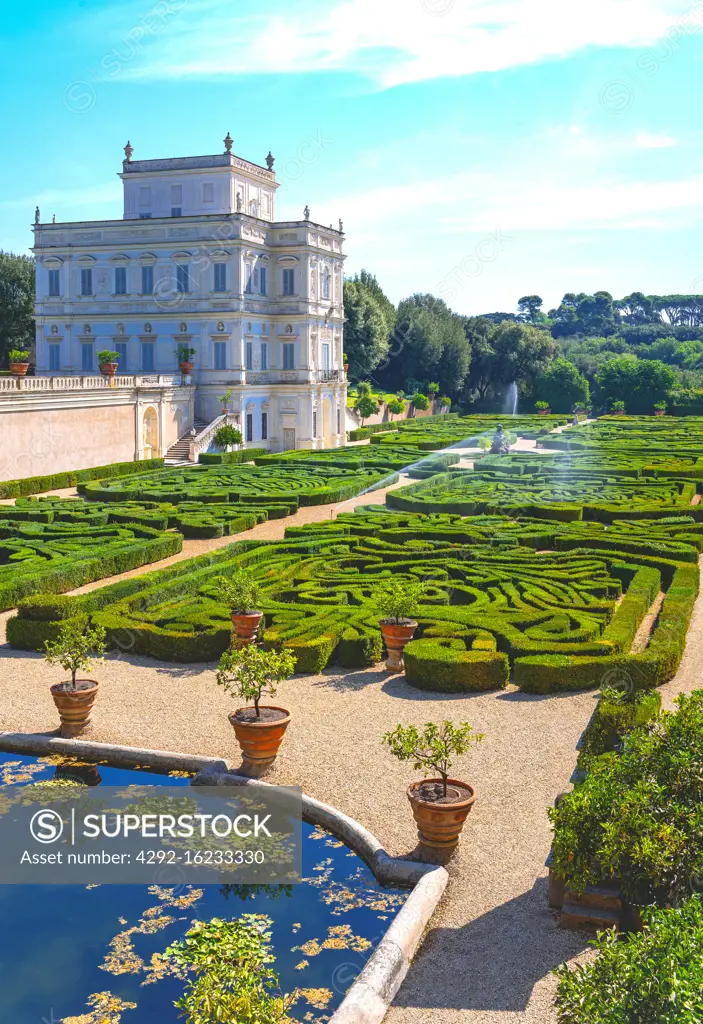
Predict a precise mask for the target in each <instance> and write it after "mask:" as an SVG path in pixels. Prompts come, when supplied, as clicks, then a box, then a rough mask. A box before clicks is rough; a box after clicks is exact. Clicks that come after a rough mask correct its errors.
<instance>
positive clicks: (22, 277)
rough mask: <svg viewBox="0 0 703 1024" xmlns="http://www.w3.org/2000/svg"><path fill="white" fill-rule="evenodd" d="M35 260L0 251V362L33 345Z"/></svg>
mask: <svg viewBox="0 0 703 1024" xmlns="http://www.w3.org/2000/svg"><path fill="white" fill-rule="evenodd" d="M34 293H35V286H34V258H33V257H32V256H17V255H15V253H12V252H3V251H2V250H0V363H1V364H2V365H3V366H4V365H5V364H6V357H7V353H8V352H9V351H10V349H27V350H29V349H30V347H31V346H32V344H33V343H34V333H35V326H34Z"/></svg>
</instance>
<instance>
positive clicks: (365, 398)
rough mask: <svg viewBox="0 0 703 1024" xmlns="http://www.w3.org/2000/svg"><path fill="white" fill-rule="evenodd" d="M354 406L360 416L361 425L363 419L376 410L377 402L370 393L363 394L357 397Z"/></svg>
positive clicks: (372, 414) (373, 414)
mask: <svg viewBox="0 0 703 1024" xmlns="http://www.w3.org/2000/svg"><path fill="white" fill-rule="evenodd" d="M354 408H355V409H356V411H357V412H358V413H359V415H360V416H361V425H362V427H363V425H364V420H367V419H368V418H369V416H375V415H376V413H377V412H378V402H377V401H376V399H375V398H372V397H371V395H370V394H363V395H360V396H359V398H357V400H356V402H355V403H354Z"/></svg>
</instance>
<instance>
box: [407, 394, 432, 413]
mask: <svg viewBox="0 0 703 1024" xmlns="http://www.w3.org/2000/svg"><path fill="white" fill-rule="evenodd" d="M410 401H411V402H412V403H413V405H414V406H415V408H416V409H419V410H420V411H421V412H424V411H425V409H429V407H430V400H429V398H428V397H427V395H421V394H420V393H419V392H418V393H417V394H415V395H413V396H412V398H411V399H410Z"/></svg>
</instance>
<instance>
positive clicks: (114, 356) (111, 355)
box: [98, 348, 120, 366]
mask: <svg viewBox="0 0 703 1024" xmlns="http://www.w3.org/2000/svg"><path fill="white" fill-rule="evenodd" d="M119 361H120V353H119V352H111V351H110V349H109V348H104V349H103V350H102V351H101V352H98V366H104V365H105V364H106V363H119Z"/></svg>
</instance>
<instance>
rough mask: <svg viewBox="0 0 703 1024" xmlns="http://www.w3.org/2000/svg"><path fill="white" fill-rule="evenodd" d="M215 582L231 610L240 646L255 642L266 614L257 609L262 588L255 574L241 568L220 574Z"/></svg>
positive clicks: (224, 602)
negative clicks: (228, 574) (260, 588)
mask: <svg viewBox="0 0 703 1024" xmlns="http://www.w3.org/2000/svg"><path fill="white" fill-rule="evenodd" d="M215 583H216V585H217V588H218V593H219V596H220V598H221V600H222V602H223V604H226V605H227V607H228V608H229V610H230V615H231V616H232V625H233V626H234V632H235V636H236V638H237V642H238V644H239V646H244V645H245V644H251V643H253V642H254V641H255V640H256V635H257V633H258V631H259V624H260V623H261V620H262V618H263V615H264V613H263V612H261V611H258V610H257V609H258V606H259V594H260V590H259V584H258V582H257V580H256V578H255V576H254V574H253V573H251V572H249V571H248V570H247V569H239V570H237V572H235V573H233V574H232V575H231V576H218V577H217V579H216V580H215Z"/></svg>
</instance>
